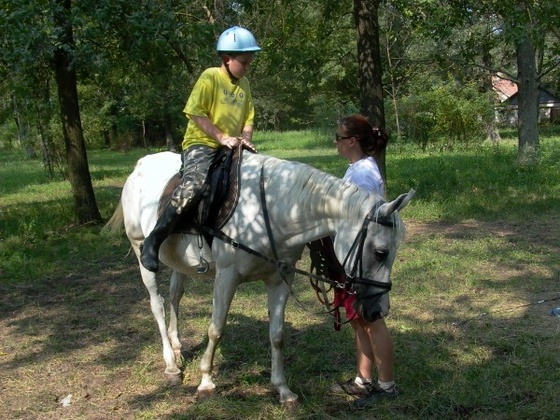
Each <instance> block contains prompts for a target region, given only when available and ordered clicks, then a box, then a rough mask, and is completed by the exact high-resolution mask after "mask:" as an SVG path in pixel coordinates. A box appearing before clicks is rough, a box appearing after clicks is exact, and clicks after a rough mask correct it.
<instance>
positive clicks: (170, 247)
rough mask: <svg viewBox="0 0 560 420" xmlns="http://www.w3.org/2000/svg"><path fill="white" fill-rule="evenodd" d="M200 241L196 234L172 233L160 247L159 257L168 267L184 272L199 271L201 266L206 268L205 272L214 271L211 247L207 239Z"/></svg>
mask: <svg viewBox="0 0 560 420" xmlns="http://www.w3.org/2000/svg"><path fill="white" fill-rule="evenodd" d="M200 241H201V242H199V237H198V236H195V235H183V234H173V235H170V236H169V237H168V238H167V239H166V240H165V241H164V242H163V244H162V246H161V248H160V251H159V258H160V260H161V261H162V262H163V263H164V264H165V265H167V266H168V267H171V268H172V269H174V270H177V271H179V272H180V273H184V274H193V273H197V270H198V269H199V268H204V269H205V270H206V271H205V272H209V271H213V270H214V260H213V258H212V252H211V250H210V247H209V246H208V244H207V243H206V241H204V240H202V239H200ZM199 274H200V273H199Z"/></svg>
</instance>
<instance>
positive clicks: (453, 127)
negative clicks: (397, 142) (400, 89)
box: [388, 81, 494, 150]
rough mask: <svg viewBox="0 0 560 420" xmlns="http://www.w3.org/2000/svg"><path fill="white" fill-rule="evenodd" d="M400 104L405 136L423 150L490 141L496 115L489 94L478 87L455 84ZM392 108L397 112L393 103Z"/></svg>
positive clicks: (402, 128) (390, 107) (402, 127)
mask: <svg viewBox="0 0 560 420" xmlns="http://www.w3.org/2000/svg"><path fill="white" fill-rule="evenodd" d="M397 104H398V109H399V119H400V123H401V133H402V135H403V137H404V138H405V140H409V141H413V142H415V143H417V144H419V145H421V147H422V149H423V150H426V148H427V147H429V146H436V147H440V148H447V149H449V148H451V147H456V146H469V145H470V144H473V143H478V144H479V143H480V142H481V140H484V139H485V138H486V137H485V136H486V129H487V126H488V125H489V124H490V122H491V121H492V118H493V112H494V111H493V107H492V105H491V102H490V100H489V97H488V95H487V94H481V93H479V91H478V89H477V87H476V86H475V85H472V84H471V85H466V86H465V85H459V84H458V83H454V82H453V81H450V82H448V83H445V84H439V85H437V86H434V87H433V88H432V89H430V90H428V91H424V92H417V93H416V94H413V95H409V96H407V97H404V98H402V99H400V100H398V101H397ZM388 107H389V109H390V110H391V111H392V112H393V113H394V110H395V108H394V107H393V106H392V104H391V103H389V104H388ZM391 111H389V115H390V114H391ZM388 120H389V121H393V118H388ZM389 127H391V126H389ZM393 130H394V128H393Z"/></svg>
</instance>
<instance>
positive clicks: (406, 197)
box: [379, 190, 416, 216]
mask: <svg viewBox="0 0 560 420" xmlns="http://www.w3.org/2000/svg"><path fill="white" fill-rule="evenodd" d="M414 194H416V191H414V190H410V191H409V192H407V193H406V194H401V195H399V196H398V197H397V198H395V199H394V200H393V201H390V202H388V203H385V204H383V205H382V206H381V207H380V208H379V214H380V215H382V216H389V215H390V214H393V213H394V212H395V211H399V210H401V209H403V208H404V207H406V205H407V204H408V203H409V202H410V200H412V197H414Z"/></svg>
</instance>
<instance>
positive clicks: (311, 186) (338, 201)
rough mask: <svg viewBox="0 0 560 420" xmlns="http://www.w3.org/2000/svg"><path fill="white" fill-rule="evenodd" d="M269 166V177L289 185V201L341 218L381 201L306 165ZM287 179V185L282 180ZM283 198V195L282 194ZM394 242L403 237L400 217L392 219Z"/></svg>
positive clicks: (279, 163) (275, 161)
mask: <svg viewBox="0 0 560 420" xmlns="http://www.w3.org/2000/svg"><path fill="white" fill-rule="evenodd" d="M269 165H270V166H271V167H272V171H273V174H272V176H273V177H277V178H278V179H281V180H282V182H285V183H286V184H289V185H290V190H289V191H287V194H288V196H289V197H290V198H289V199H290V200H291V201H293V202H294V203H298V204H300V205H304V206H309V207H311V206H313V207H314V208H315V210H318V211H319V212H321V213H326V214H337V215H341V216H342V217H348V216H351V217H358V218H360V217H365V215H366V214H367V212H369V211H370V210H371V209H372V208H373V206H374V204H375V203H377V202H378V201H381V200H383V201H385V199H384V198H383V197H382V196H380V195H378V194H374V193H370V192H367V191H364V190H363V189H361V188H359V187H357V186H356V185H354V184H352V183H350V182H347V181H344V180H343V179H341V178H338V177H336V176H334V175H331V174H328V173H326V172H323V171H321V170H319V169H317V168H314V167H312V166H310V165H308V164H305V163H302V162H297V161H287V160H282V159H277V158H271V161H269V162H268V163H267V167H268V166H269ZM286 176H288V177H289V182H288V180H286V178H285V177H286ZM283 196H284V195H283ZM395 222H396V224H395V230H394V233H395V237H396V239H397V241H396V243H399V242H401V241H402V239H403V237H404V225H403V223H402V220H401V218H400V217H397V218H396V219H395Z"/></svg>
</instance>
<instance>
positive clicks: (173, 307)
mask: <svg viewBox="0 0 560 420" xmlns="http://www.w3.org/2000/svg"><path fill="white" fill-rule="evenodd" d="M186 279H187V276H186V275H184V274H181V273H178V272H177V271H173V274H172V275H171V281H170V284H169V327H168V328H167V337H168V338H169V340H170V341H171V348H172V349H173V352H174V353H175V361H176V362H177V364H179V365H180V366H182V364H183V355H182V354H181V347H182V346H181V341H179V330H178V320H179V303H180V302H181V298H182V297H183V293H184V292H185V281H186Z"/></svg>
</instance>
